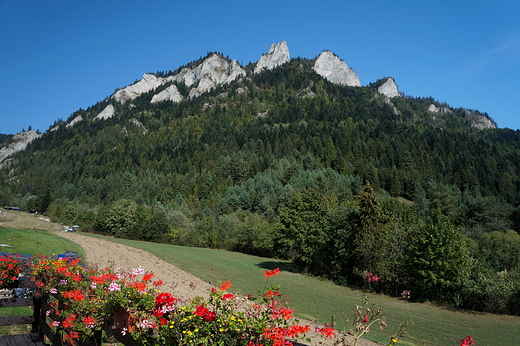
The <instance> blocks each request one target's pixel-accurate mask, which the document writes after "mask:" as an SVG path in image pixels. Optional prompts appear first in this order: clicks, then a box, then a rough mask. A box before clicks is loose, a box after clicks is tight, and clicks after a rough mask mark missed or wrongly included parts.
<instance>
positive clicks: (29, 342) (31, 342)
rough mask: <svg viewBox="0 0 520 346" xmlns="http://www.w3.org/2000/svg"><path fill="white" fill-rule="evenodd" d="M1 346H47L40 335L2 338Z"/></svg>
mask: <svg viewBox="0 0 520 346" xmlns="http://www.w3.org/2000/svg"><path fill="white" fill-rule="evenodd" d="M0 346H45V344H44V343H43V341H42V339H41V338H40V336H39V335H38V334H23V335H6V336H0Z"/></svg>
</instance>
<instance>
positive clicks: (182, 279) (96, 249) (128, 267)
mask: <svg viewBox="0 0 520 346" xmlns="http://www.w3.org/2000/svg"><path fill="white" fill-rule="evenodd" d="M56 234H58V235H59V236H61V237H64V238H67V239H70V240H72V241H73V242H75V243H77V244H79V245H80V246H81V247H82V248H83V249H84V250H85V253H86V256H87V258H86V260H87V263H88V265H89V266H91V267H98V268H104V267H106V266H108V265H113V266H115V267H119V268H121V269H123V270H125V271H132V269H134V268H137V267H139V266H141V267H142V268H143V269H144V270H145V271H150V272H153V273H155V276H154V279H156V280H157V279H161V280H162V281H164V286H163V290H164V291H166V292H172V293H173V294H174V295H176V296H177V297H181V298H183V299H189V298H193V297H195V296H203V297H207V296H209V292H210V291H211V287H212V286H211V285H210V284H209V283H207V282H205V281H203V280H201V279H199V278H197V277H195V276H194V275H192V274H190V273H187V272H185V271H183V270H181V269H179V268H178V267H176V266H174V265H173V264H170V263H168V262H165V261H163V260H162V259H160V258H159V257H156V256H154V255H152V254H151V253H149V252H146V251H143V250H139V249H136V248H133V247H130V246H126V245H123V244H118V243H112V242H110V241H107V240H103V239H98V238H93V237H88V236H84V235H81V234H77V233H70V232H56Z"/></svg>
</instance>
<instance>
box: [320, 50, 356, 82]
mask: <svg viewBox="0 0 520 346" xmlns="http://www.w3.org/2000/svg"><path fill="white" fill-rule="evenodd" d="M313 69H314V71H316V73H317V74H319V75H320V76H322V77H323V78H325V79H327V80H328V81H330V82H332V83H334V84H339V85H347V86H361V83H360V82H359V77H358V75H357V74H356V72H354V70H352V69H351V68H350V67H348V65H347V63H346V62H344V61H343V60H341V59H340V58H338V57H337V56H336V55H335V54H334V53H332V52H331V51H328V50H325V51H323V52H321V54H320V56H318V58H317V59H316V62H315V63H314V67H313Z"/></svg>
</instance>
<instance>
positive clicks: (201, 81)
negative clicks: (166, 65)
mask: <svg viewBox="0 0 520 346" xmlns="http://www.w3.org/2000/svg"><path fill="white" fill-rule="evenodd" d="M245 75H246V71H245V70H244V69H243V68H242V67H241V66H240V65H239V64H238V62H237V61H236V60H232V61H231V63H230V62H228V60H227V59H225V58H223V57H222V56H220V55H218V54H212V55H210V56H209V57H207V58H206V59H204V61H203V62H202V63H201V64H199V65H198V66H196V67H193V68H188V67H186V68H183V69H182V70H181V71H180V72H179V73H177V74H176V75H173V76H169V77H165V78H162V77H157V76H155V75H152V74H147V73H146V74H144V75H143V78H142V79H141V80H140V81H139V82H137V83H135V84H132V85H130V86H127V87H125V88H123V89H120V90H118V91H117V92H116V93H114V95H112V98H113V99H114V100H116V101H117V102H120V103H123V104H124V103H125V102H126V101H129V100H130V101H131V100H134V99H135V98H137V97H139V96H141V95H142V94H144V93H147V92H149V91H151V90H153V89H155V88H157V87H159V86H161V85H163V84H165V83H167V82H179V83H184V84H186V86H188V87H191V86H194V85H196V84H197V83H198V85H197V87H196V88H192V90H190V95H189V98H192V97H197V96H199V95H201V94H202V93H204V92H207V91H209V90H211V89H212V88H214V87H215V86H216V85H217V84H225V83H229V82H232V81H234V80H235V79H237V78H239V77H241V76H245ZM168 89H169V90H168ZM168 89H167V90H168V91H166V93H164V91H162V92H160V93H158V94H156V95H154V97H153V98H152V101H151V102H152V103H155V102H159V101H165V100H171V101H173V102H179V101H180V99H179V96H180V97H182V96H181V95H180V93H179V92H178V90H177V93H175V91H174V90H173V89H170V88H168ZM167 93H170V94H167Z"/></svg>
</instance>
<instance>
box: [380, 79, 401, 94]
mask: <svg viewBox="0 0 520 346" xmlns="http://www.w3.org/2000/svg"><path fill="white" fill-rule="evenodd" d="M377 91H378V92H379V93H380V94H382V95H385V96H386V97H388V98H392V97H397V96H401V93H400V92H399V89H398V88H397V84H396V83H395V80H394V79H393V78H392V77H388V78H387V79H386V82H384V83H383V84H382V85H381V86H380V87H379V88H377Z"/></svg>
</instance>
